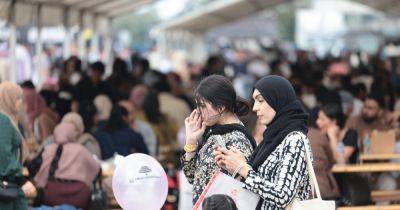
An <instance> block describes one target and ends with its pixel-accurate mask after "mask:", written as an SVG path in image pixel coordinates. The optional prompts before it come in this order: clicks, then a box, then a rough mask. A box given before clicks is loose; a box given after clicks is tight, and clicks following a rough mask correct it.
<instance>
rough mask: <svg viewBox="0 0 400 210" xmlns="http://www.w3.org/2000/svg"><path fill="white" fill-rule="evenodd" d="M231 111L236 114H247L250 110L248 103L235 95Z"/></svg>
mask: <svg viewBox="0 0 400 210" xmlns="http://www.w3.org/2000/svg"><path fill="white" fill-rule="evenodd" d="M232 111H233V113H235V114H237V115H238V116H244V115H247V114H248V113H249V111H250V104H249V102H247V101H246V100H244V99H243V98H240V97H237V98H236V103H235V106H234V107H233V110H232Z"/></svg>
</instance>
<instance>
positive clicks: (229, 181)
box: [193, 171, 260, 210]
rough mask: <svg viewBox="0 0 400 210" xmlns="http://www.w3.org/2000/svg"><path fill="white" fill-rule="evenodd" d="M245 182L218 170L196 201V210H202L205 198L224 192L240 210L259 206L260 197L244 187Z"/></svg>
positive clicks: (248, 209)
mask: <svg viewBox="0 0 400 210" xmlns="http://www.w3.org/2000/svg"><path fill="white" fill-rule="evenodd" d="M242 185H243V183H242V182H240V181H238V180H236V179H234V178H232V177H231V176H228V175H226V174H224V173H222V172H221V171H217V172H216V173H215V174H214V175H213V176H212V177H211V180H210V182H208V184H207V186H206V187H205V189H204V190H203V192H202V193H201V195H200V198H199V199H198V200H197V202H196V203H195V205H194V207H193V209H194V210H202V207H201V206H202V204H203V201H204V199H205V198H207V197H209V196H211V195H214V194H224V195H228V196H230V197H232V199H233V200H234V201H235V203H236V205H237V207H238V209H239V210H254V209H256V207H257V204H258V201H259V199H260V197H259V196H258V195H257V194H255V193H253V192H251V191H249V190H246V189H244V188H243V187H242Z"/></svg>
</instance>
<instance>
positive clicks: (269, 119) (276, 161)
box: [215, 76, 311, 210]
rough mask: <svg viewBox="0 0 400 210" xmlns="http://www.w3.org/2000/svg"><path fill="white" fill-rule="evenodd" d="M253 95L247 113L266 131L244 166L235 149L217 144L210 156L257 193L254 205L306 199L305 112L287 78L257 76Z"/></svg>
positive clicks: (272, 208) (274, 209)
mask: <svg viewBox="0 0 400 210" xmlns="http://www.w3.org/2000/svg"><path fill="white" fill-rule="evenodd" d="M253 99H254V101H255V102H254V107H253V111H255V112H257V116H258V118H259V120H260V122H261V123H263V124H265V125H266V126H267V129H266V130H265V131H264V140H263V141H262V142H261V143H260V144H259V145H258V147H257V148H256V150H255V151H254V153H253V154H252V157H251V159H250V161H249V163H250V165H248V164H247V161H246V158H245V156H244V155H243V154H242V153H241V152H239V151H237V150H235V149H230V150H227V149H224V148H220V147H219V148H217V149H216V151H215V155H216V157H215V160H216V162H217V163H218V165H219V166H220V167H222V168H225V169H226V170H227V171H229V172H232V171H239V175H240V176H241V177H242V178H243V179H244V185H243V186H244V188H245V189H248V190H250V191H252V192H254V193H256V194H258V195H259V196H260V197H261V199H260V202H259V203H258V206H257V209H264V210H267V209H268V210H280V209H284V208H285V207H286V206H288V205H289V204H290V202H291V201H292V200H293V199H294V198H298V199H300V200H306V199H308V198H309V192H310V190H311V185H310V182H309V176H308V172H307V164H306V147H308V149H309V151H311V149H310V145H309V142H308V139H307V136H306V135H307V122H308V116H307V114H306V113H305V112H304V110H303V108H302V106H301V104H300V102H299V101H298V100H297V99H296V94H295V91H294V89H293V87H292V85H291V84H290V82H289V81H287V80H286V79H284V78H283V77H280V76H266V77H263V78H261V79H260V80H259V81H258V82H257V83H256V84H255V89H254V92H253Z"/></svg>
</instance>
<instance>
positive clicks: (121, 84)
mask: <svg viewBox="0 0 400 210" xmlns="http://www.w3.org/2000/svg"><path fill="white" fill-rule="evenodd" d="M107 82H108V84H109V85H110V86H111V87H113V89H114V91H115V92H114V93H113V95H114V96H115V101H119V100H122V99H128V98H129V91H130V90H131V88H132V87H133V86H135V84H136V81H135V79H134V78H133V77H132V76H131V75H130V74H129V72H128V65H127V63H126V62H125V61H124V60H122V59H121V58H115V60H114V63H113V66H112V74H111V75H110V77H109V78H108V79H107Z"/></svg>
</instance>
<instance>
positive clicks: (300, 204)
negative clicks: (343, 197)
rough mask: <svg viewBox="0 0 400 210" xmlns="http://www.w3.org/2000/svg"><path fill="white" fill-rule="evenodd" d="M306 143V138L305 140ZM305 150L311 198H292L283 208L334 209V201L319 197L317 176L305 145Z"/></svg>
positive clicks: (301, 209) (286, 209)
mask: <svg viewBox="0 0 400 210" xmlns="http://www.w3.org/2000/svg"><path fill="white" fill-rule="evenodd" d="M305 143H308V140H307V139H306V140H305ZM305 145H307V144H305ZM305 150H306V162H307V171H308V177H309V178H310V183H311V192H312V197H313V199H310V200H304V201H300V200H298V199H296V198H295V199H293V201H292V202H291V203H290V204H289V205H288V206H287V207H286V208H285V210H322V209H323V210H335V201H325V200H322V198H321V192H320V191H319V186H318V182H317V177H316V176H315V172H314V168H313V165H312V163H311V158H310V157H311V153H310V151H309V150H308V147H307V146H305ZM314 190H315V191H316V193H317V197H316V198H315V196H314Z"/></svg>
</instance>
